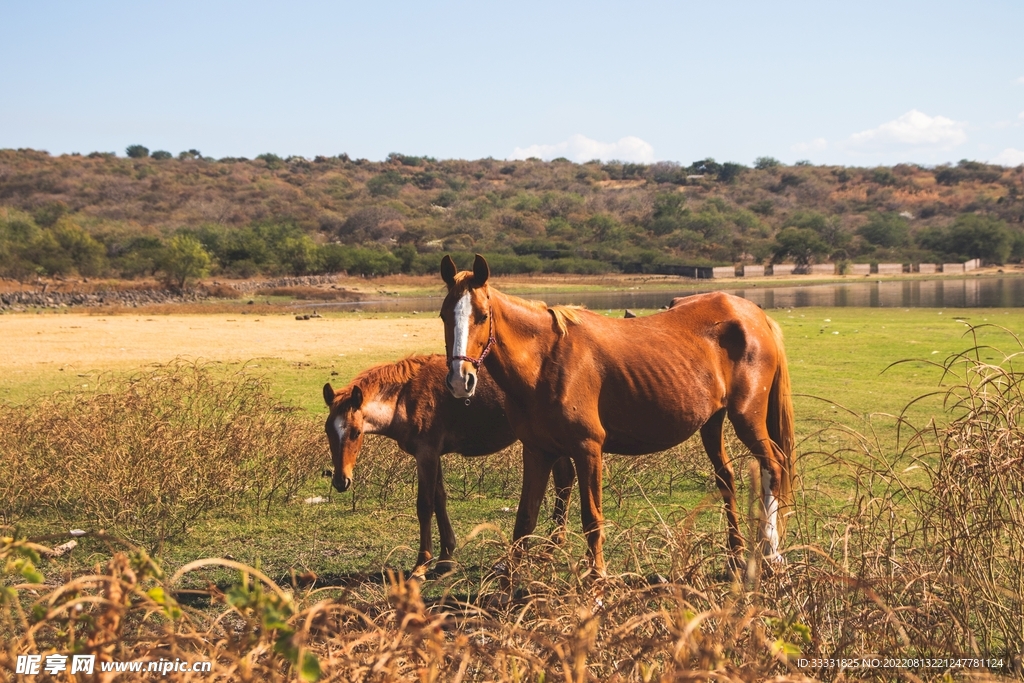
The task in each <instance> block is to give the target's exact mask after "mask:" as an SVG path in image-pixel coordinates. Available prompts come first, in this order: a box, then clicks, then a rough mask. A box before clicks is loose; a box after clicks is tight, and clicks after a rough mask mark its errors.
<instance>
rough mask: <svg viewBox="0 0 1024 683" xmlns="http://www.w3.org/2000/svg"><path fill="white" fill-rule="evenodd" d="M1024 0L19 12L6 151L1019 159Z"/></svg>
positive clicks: (7, 65)
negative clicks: (139, 148) (138, 147)
mask: <svg viewBox="0 0 1024 683" xmlns="http://www.w3.org/2000/svg"><path fill="white" fill-rule="evenodd" d="M1022 35H1024V3H1021V2H971V3H967V2H956V3H953V2H936V1H932V2H898V1H894V0H890V1H888V2H874V1H868V2H857V3H834V2H828V3H823V2H786V3H765V2H718V3H716V2H706V1H704V2H699V3H698V2H695V3H659V2H630V3H605V2H593V1H592V2H579V3H575V2H573V3H569V2H564V3H556V2H516V3H501V4H499V3H482V2H472V3H470V2H465V3H463V2H438V3H407V2H377V3H368V2H360V3H335V2H332V3H326V2H324V3H318V2H305V3H304V2H290V3H261V2H245V3H242V2H238V3H231V2H216V1H204V2H191V1H188V0H183V1H179V2H174V3H171V2H91V3H82V2H47V1H45V0H43V1H40V2H27V1H25V2H10V1H8V0H0V148H18V147H32V148H35V149H45V150H48V151H49V152H50V153H51V154H60V153H67V152H82V153H87V152H91V151H96V150H98V151H116V152H117V153H119V154H123V153H124V149H125V147H126V146H128V145H130V144H135V143H138V144H143V145H146V146H147V147H149V148H150V149H166V150H169V151H171V152H173V153H177V152H179V151H181V150H185V149H189V148H196V149H199V150H200V151H202V153H203V154H205V155H207V156H213V157H223V156H246V157H253V156H255V155H257V154H260V153H263V152H273V153H276V154H279V155H281V156H287V155H292V154H297V155H303V156H307V157H312V156H315V155H317V154H324V155H333V154H339V153H341V152H347V153H348V154H350V155H351V156H353V157H366V158H369V159H382V158H384V157H385V156H386V155H387V154H388V153H389V152H401V153H404V154H426V155H430V156H434V157H437V158H467V159H476V158H480V157H487V156H492V157H495V158H499V159H502V158H515V157H525V156H531V155H534V156H541V157H544V158H551V157H555V156H566V157H569V158H572V159H574V160H577V161H585V160H588V159H591V158H602V159H605V160H608V159H612V158H618V159H623V160H632V161H654V160H670V161H680V162H683V163H689V162H691V161H693V160H696V159H702V158H704V157H708V156H710V157H714V158H715V159H717V160H719V161H737V162H741V163H746V164H750V163H752V162H753V160H754V159H755V158H756V157H758V156H763V155H770V156H774V157H777V158H779V159H781V160H783V161H785V162H790V163H791V162H794V161H796V160H800V159H807V160H810V161H812V162H814V163H833V164H849V165H858V166H872V165H876V164H893V163H898V162H905V161H908V162H917V163H923V164H937V163H943V162H947V161H953V162H955V161H957V160H959V159H963V158H968V159H977V160H982V161H995V162H998V163H1004V164H1007V165H1016V164H1019V163H1024V39H1022Z"/></svg>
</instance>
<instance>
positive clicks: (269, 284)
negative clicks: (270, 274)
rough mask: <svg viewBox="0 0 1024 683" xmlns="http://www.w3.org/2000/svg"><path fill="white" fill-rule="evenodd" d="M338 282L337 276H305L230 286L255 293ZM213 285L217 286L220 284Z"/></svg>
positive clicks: (247, 282) (246, 282)
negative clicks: (279, 288)
mask: <svg viewBox="0 0 1024 683" xmlns="http://www.w3.org/2000/svg"><path fill="white" fill-rule="evenodd" d="M337 281H338V276H337V275H305V276H302V277H282V278H278V279H276V280H258V281H252V280H247V281H245V282H233V283H232V284H231V285H230V286H231V287H234V288H235V289H237V290H238V291H239V292H256V291H259V290H261V289H277V288H278V287H315V286H316V285H332V284H334V283H335V282H337ZM213 284H215V285H219V284H221V283H220V282H214V283H213Z"/></svg>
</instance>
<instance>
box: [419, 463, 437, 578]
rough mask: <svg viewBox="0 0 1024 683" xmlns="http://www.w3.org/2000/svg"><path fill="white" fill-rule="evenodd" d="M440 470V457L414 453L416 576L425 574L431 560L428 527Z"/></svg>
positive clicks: (432, 512) (432, 548)
mask: <svg viewBox="0 0 1024 683" xmlns="http://www.w3.org/2000/svg"><path fill="white" fill-rule="evenodd" d="M440 468H441V464H440V456H438V455H437V453H434V452H422V451H418V452H417V453H416V478H417V491H416V517H417V518H418V519H419V523H420V552H419V554H418V555H417V556H416V568H415V569H414V570H413V574H414V575H417V576H423V575H424V574H426V571H427V564H428V563H429V562H430V560H431V559H433V550H434V545H433V539H432V538H431V529H430V526H431V521H432V520H433V517H434V499H435V495H436V492H437V479H438V474H439V471H440Z"/></svg>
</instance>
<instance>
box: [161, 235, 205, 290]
mask: <svg viewBox="0 0 1024 683" xmlns="http://www.w3.org/2000/svg"><path fill="white" fill-rule="evenodd" d="M161 268H162V270H163V271H164V273H166V274H167V278H168V280H169V281H170V282H171V283H172V284H174V285H175V286H176V287H177V288H178V289H184V287H185V283H186V282H187V281H188V279H189V278H200V277H204V276H205V275H206V274H207V273H209V269H210V255H209V254H207V253H206V250H205V249H203V245H202V243H201V242H200V241H199V240H197V239H196V238H195V237H193V236H192V235H184V234H182V235H175V236H174V237H172V238H171V241H170V242H168V243H167V247H166V249H164V257H163V263H162V266H161Z"/></svg>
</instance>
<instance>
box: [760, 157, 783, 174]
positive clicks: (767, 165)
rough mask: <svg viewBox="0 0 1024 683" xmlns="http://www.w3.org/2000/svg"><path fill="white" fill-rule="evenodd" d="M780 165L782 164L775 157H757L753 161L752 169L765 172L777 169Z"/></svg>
mask: <svg viewBox="0 0 1024 683" xmlns="http://www.w3.org/2000/svg"><path fill="white" fill-rule="evenodd" d="M781 165H782V162H781V161H779V160H778V159H776V158H775V157H758V158H756V159H754V168H756V169H757V170H758V171H767V170H768V169H771V168H777V167H779V166H781Z"/></svg>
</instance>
